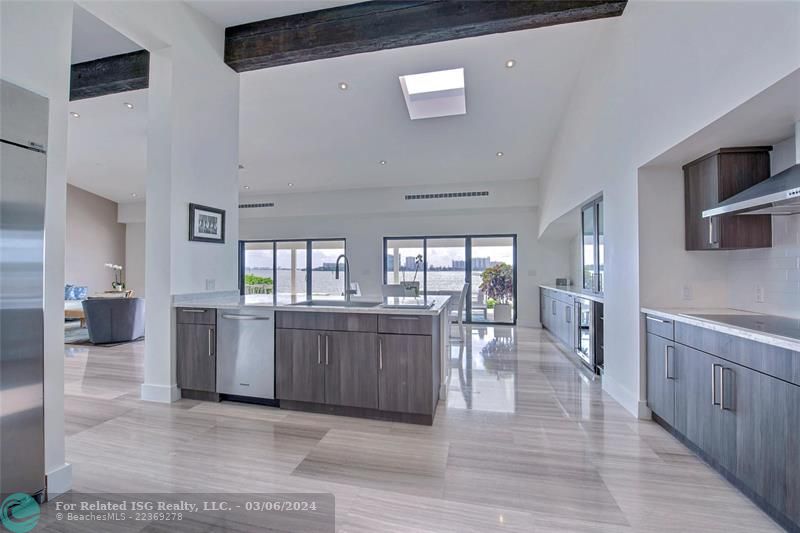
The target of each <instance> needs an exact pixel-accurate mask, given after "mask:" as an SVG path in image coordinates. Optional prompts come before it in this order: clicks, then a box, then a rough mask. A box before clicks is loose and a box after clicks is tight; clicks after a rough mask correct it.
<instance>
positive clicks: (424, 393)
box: [275, 311, 440, 424]
mask: <svg viewBox="0 0 800 533" xmlns="http://www.w3.org/2000/svg"><path fill="white" fill-rule="evenodd" d="M330 314H332V313H324V312H319V313H311V312H294V311H279V312H277V313H276V326H277V329H276V350H275V357H276V380H277V389H276V390H277V397H278V399H279V400H280V402H281V407H288V408H291V409H301V410H312V411H321V412H328V413H334V414H345V415H350V416H363V417H368V418H382V419H392V420H401V421H407V422H415V423H424V424H430V423H432V422H433V415H434V414H435V410H436V403H437V400H438V394H439V384H440V378H439V372H440V361H439V354H440V351H439V349H438V342H439V331H438V330H439V324H438V321H439V318H438V317H433V316H428V315H421V316H414V315H386V316H383V315H380V316H376V315H362V316H361V317H359V318H351V319H349V320H346V319H344V318H343V317H341V316H339V317H331V316H328V315H330ZM317 326H321V327H322V328H326V329H316V327H317ZM329 328H330V329H329ZM333 328H336V329H333Z"/></svg>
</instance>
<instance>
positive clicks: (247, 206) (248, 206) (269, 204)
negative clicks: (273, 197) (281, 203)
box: [239, 202, 275, 209]
mask: <svg viewBox="0 0 800 533" xmlns="http://www.w3.org/2000/svg"><path fill="white" fill-rule="evenodd" d="M257 207H275V202H261V203H258V204H239V209H255V208H257Z"/></svg>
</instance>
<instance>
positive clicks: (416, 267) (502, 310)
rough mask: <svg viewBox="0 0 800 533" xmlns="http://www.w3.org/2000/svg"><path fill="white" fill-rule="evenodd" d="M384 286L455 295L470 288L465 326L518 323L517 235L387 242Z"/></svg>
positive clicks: (466, 302)
mask: <svg viewBox="0 0 800 533" xmlns="http://www.w3.org/2000/svg"><path fill="white" fill-rule="evenodd" d="M383 244H384V262H383V265H384V266H383V268H384V276H383V279H384V282H385V283H387V284H391V285H394V284H399V283H401V282H406V283H408V282H416V283H418V284H419V290H420V293H421V294H425V295H436V294H449V295H453V296H454V297H455V295H457V294H458V292H460V291H461V289H462V287H463V286H464V283H465V282H469V284H470V287H469V294H468V295H467V298H466V299H465V302H464V320H465V321H466V322H488V323H502V324H513V323H516V315H517V313H516V294H517V280H516V255H517V237H516V235H474V236H472V235H466V236H464V235H458V236H449V237H440V236H430V237H384V239H383Z"/></svg>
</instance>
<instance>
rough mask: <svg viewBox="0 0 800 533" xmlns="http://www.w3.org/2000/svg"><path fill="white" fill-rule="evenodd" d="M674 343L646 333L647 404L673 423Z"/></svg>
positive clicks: (668, 421)
mask: <svg viewBox="0 0 800 533" xmlns="http://www.w3.org/2000/svg"><path fill="white" fill-rule="evenodd" d="M674 359H675V344H674V343H673V342H672V341H671V340H669V339H665V338H663V337H659V336H658V335H655V334H653V333H648V334H647V405H648V406H650V409H652V411H653V412H654V413H656V414H657V415H658V416H660V417H661V418H663V419H664V420H666V421H667V423H669V424H671V425H674V424H675V366H676V365H674V364H673V363H674V362H675V361H674Z"/></svg>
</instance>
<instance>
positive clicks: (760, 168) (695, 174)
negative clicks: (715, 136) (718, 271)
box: [683, 146, 772, 250]
mask: <svg viewBox="0 0 800 533" xmlns="http://www.w3.org/2000/svg"><path fill="white" fill-rule="evenodd" d="M771 149H772V147H770V146H754V147H744V148H720V149H719V150H717V151H715V152H711V153H710V154H706V155H705V156H703V157H701V158H700V159H697V160H695V161H692V162H691V163H688V164H686V165H684V167H683V176H684V201H685V217H686V220H685V229H686V249H687V250H736V249H742V248H769V247H770V246H772V216H771V215H746V216H737V215H720V216H715V217H710V218H703V211H704V210H706V209H711V208H713V207H716V206H717V204H718V203H719V202H721V201H723V200H727V199H728V198H730V197H731V196H733V195H735V194H737V193H739V192H741V191H743V190H745V189H747V188H749V187H751V186H753V185H755V184H756V183H759V182H761V181H764V180H765V179H767V178H769V175H770V163H769V151H770V150H771Z"/></svg>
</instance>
